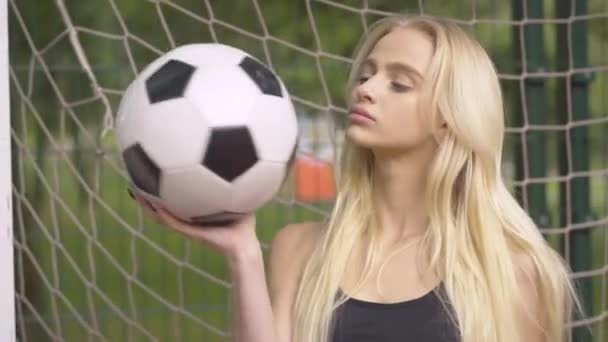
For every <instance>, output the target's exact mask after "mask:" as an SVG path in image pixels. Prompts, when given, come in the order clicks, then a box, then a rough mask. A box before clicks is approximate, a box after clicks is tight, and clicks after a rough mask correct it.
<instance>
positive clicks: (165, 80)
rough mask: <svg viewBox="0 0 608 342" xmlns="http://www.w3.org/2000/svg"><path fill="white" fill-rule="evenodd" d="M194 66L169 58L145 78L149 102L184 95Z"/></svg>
mask: <svg viewBox="0 0 608 342" xmlns="http://www.w3.org/2000/svg"><path fill="white" fill-rule="evenodd" d="M194 70H195V68H194V67H193V66H192V65H190V64H187V63H184V62H181V61H177V60H174V59H171V60H169V61H168V62H167V63H165V64H163V66H162V67H160V68H159V69H158V70H156V71H155V72H154V73H153V74H152V75H151V76H150V77H149V78H148V79H147V80H146V91H147V93H148V99H149V100H150V103H157V102H161V101H166V100H170V99H174V98H179V97H182V96H183V95H184V91H185V90H186V86H187V85H188V82H189V81H190V78H191V77H192V74H193V73H194Z"/></svg>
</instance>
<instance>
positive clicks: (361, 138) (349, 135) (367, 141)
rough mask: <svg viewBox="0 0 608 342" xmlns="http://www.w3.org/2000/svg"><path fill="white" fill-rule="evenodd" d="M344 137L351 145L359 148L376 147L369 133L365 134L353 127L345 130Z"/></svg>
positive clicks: (358, 128)
mask: <svg viewBox="0 0 608 342" xmlns="http://www.w3.org/2000/svg"><path fill="white" fill-rule="evenodd" d="M344 137H345V138H346V140H348V141H349V142H350V143H351V144H353V145H356V146H359V147H366V148H373V147H374V146H375V145H376V144H374V139H373V137H371V136H370V133H369V132H366V131H364V130H362V129H361V128H360V127H358V126H355V125H351V126H349V127H348V128H347V129H346V131H345V133H344Z"/></svg>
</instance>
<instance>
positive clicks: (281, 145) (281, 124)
mask: <svg viewBox="0 0 608 342" xmlns="http://www.w3.org/2000/svg"><path fill="white" fill-rule="evenodd" d="M251 113H252V114H251V115H250V116H249V122H248V126H249V127H250V131H251V134H252V135H253V140H254V141H255V145H256V147H257V149H258V153H259V158H260V159H261V160H266V161H275V162H286V161H287V160H289V157H290V156H291V153H292V151H293V148H294V146H295V144H296V140H297V133H298V122H297V118H296V116H295V111H294V109H293V105H292V103H291V101H290V100H289V98H288V97H287V98H279V97H276V96H269V95H265V96H260V97H258V98H257V99H256V103H255V105H254V107H253V109H252V110H251Z"/></svg>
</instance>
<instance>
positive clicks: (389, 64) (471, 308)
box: [139, 16, 578, 342]
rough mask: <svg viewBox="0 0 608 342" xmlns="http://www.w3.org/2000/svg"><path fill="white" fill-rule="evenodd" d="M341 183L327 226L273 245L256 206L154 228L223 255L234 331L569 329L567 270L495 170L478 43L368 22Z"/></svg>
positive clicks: (253, 338)
mask: <svg viewBox="0 0 608 342" xmlns="http://www.w3.org/2000/svg"><path fill="white" fill-rule="evenodd" d="M348 95H349V96H348V99H349V110H350V112H349V120H350V123H349V126H348V127H347V129H346V137H347V139H346V143H345V145H344V147H343V152H342V155H341V158H340V164H339V168H338V176H337V182H338V190H339V191H338V194H337V199H336V202H335V207H334V209H333V212H332V213H331V215H330V217H329V219H328V221H327V222H322V223H314V222H311V223H303V224H292V225H288V226H287V227H285V228H284V229H282V230H281V231H279V232H278V233H277V234H276V236H275V237H274V238H273V240H272V243H271V251H270V260H269V271H270V276H269V291H268V290H267V284H266V281H265V280H266V278H265V272H264V262H263V258H262V252H261V248H260V244H259V242H258V239H257V237H256V234H255V218H254V216H253V215H250V216H249V217H247V218H245V219H244V220H242V221H240V222H238V223H236V224H234V225H233V226H231V227H208V228H206V229H200V227H194V226H190V225H188V224H186V223H184V222H180V221H179V220H177V219H176V218H175V217H173V216H172V215H171V214H169V213H168V212H166V211H164V210H163V209H162V208H157V210H156V211H154V210H152V208H150V207H149V204H147V203H145V201H143V200H141V199H139V201H140V202H141V203H142V205H144V206H145V207H147V209H148V212H149V213H150V215H153V216H154V217H155V218H156V219H158V220H159V221H161V222H162V223H164V224H166V225H167V226H169V227H171V228H173V229H175V230H177V231H179V232H181V233H183V234H185V235H186V236H188V237H190V238H192V239H195V240H198V241H201V242H203V243H204V244H206V245H208V246H211V247H213V248H215V249H216V250H218V251H220V252H221V253H223V254H224V255H225V256H226V257H227V259H228V261H229V262H228V264H229V265H230V270H231V275H232V281H233V285H234V287H233V290H232V291H233V295H234V299H235V300H234V303H235V305H236V306H235V324H234V327H233V335H234V340H235V341H238V342H243V341H246V342H258V341H259V342H269V341H276V342H289V341H294V342H319V341H322V342H325V341H327V342H330V341H334V342H338V341H347V342H358V341H400V342H403V341H425V342H433V341H446V342H448V341H464V342H513V341H526V342H535V341H551V342H560V341H564V340H565V339H566V334H565V330H566V329H565V324H566V322H567V320H568V319H569V317H570V314H571V311H572V310H573V309H574V307H575V304H578V301H577V300H576V296H575V292H574V290H573V286H572V284H571V282H570V281H569V278H568V269H567V267H566V265H565V263H564V262H563V260H562V259H561V258H560V256H559V255H558V254H556V253H555V252H554V251H553V250H552V249H551V248H550V246H548V245H547V244H546V242H545V241H544V239H543V237H542V236H541V234H540V233H539V231H538V229H537V227H536V226H535V225H534V223H533V222H532V220H531V219H530V218H529V216H528V215H527V214H526V213H525V212H524V210H522V208H521V207H520V206H519V205H518V203H517V202H516V201H515V199H514V198H513V197H512V196H511V194H510V193H509V191H508V190H507V188H506V187H505V185H504V183H503V180H502V176H501V169H500V163H501V154H502V144H503V134H504V121H503V115H504V114H503V104H502V97H501V91H500V87H499V82H498V78H497V74H496V71H495V69H494V66H493V65H492V62H491V61H490V58H489V57H488V55H487V54H486V52H485V51H484V49H483V48H482V47H481V46H480V45H479V43H478V42H477V41H475V40H474V39H472V38H471V37H469V36H468V35H467V34H466V33H465V32H464V31H463V30H462V29H460V28H459V27H458V26H456V25H454V24H452V23H450V22H448V21H445V20H443V19H440V18H433V17H428V16H400V17H391V18H387V19H383V20H380V21H379V22H377V23H376V24H375V25H374V26H373V27H372V28H371V29H370V30H369V32H368V33H367V35H366V36H365V37H364V39H363V41H362V43H361V44H360V46H359V48H358V49H357V53H356V55H355V58H354V63H353V67H352V71H351V77H350V81H349V84H348Z"/></svg>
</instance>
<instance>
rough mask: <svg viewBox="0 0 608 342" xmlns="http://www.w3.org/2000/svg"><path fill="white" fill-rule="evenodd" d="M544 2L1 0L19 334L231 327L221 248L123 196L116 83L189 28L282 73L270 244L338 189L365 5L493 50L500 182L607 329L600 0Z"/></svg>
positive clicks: (267, 232) (192, 38) (94, 336)
mask: <svg viewBox="0 0 608 342" xmlns="http://www.w3.org/2000/svg"><path fill="white" fill-rule="evenodd" d="M556 4H557V5H556V7H553V3H551V4H549V3H545V4H544V6H545V7H543V2H542V1H540V0H527V1H526V0H523V1H513V2H505V1H500V0H468V1H464V2H461V1H450V2H447V1H442V0H433V1H429V0H425V1H423V0H419V1H394V0H341V1H328V0H307V1H301V2H300V1H298V2H295V1H279V0H276V1H270V0H267V1H261V0H248V1H227V0H221V1H220V0H215V1H211V0H206V1H200V0H175V1H169V0H163V1H161V0H159V1H144V0H140V1H120V0H98V1H65V0H56V1H18V0H10V1H9V24H10V26H9V27H10V39H9V41H10V84H11V106H12V108H11V116H12V118H11V120H12V124H11V128H12V129H11V134H12V135H11V139H12V143H13V150H12V152H13V196H14V213H13V214H14V223H15V226H14V229H15V231H14V237H15V238H14V247H15V262H16V265H15V268H16V274H15V278H16V293H15V296H16V303H17V321H18V326H17V334H18V338H19V340H23V341H41V340H49V339H51V340H68V341H89V340H107V341H121V340H129V341H139V340H203V341H220V340H226V337H228V336H229V319H230V312H229V307H230V305H229V290H230V282H229V279H228V275H227V273H226V269H225V264H224V260H223V259H222V258H221V257H220V256H218V255H216V254H214V253H212V252H210V251H209V250H207V249H205V248H201V247H200V246H199V245H198V244H194V243H190V242H189V241H186V240H184V239H183V238H182V237H181V236H178V235H176V234H174V233H172V232H170V231H168V230H167V229H164V228H162V227H159V226H157V225H155V224H153V223H152V222H150V221H148V220H147V218H146V217H144V216H143V214H142V213H141V212H140V210H139V209H138V207H137V206H136V205H135V204H134V203H133V202H132V200H131V199H130V198H129V196H128V195H127V192H126V189H127V184H128V183H127V179H126V174H125V172H124V170H123V169H122V166H121V163H120V161H119V156H118V153H117V149H116V145H115V142H114V137H113V134H112V132H111V131H108V130H107V128H108V127H111V126H112V118H113V116H114V113H115V112H116V106H117V103H118V101H119V100H120V96H121V95H122V92H123V91H124V89H125V87H126V85H127V84H128V83H129V82H130V81H131V80H132V79H133V77H135V75H136V74H137V72H139V71H141V70H142V68H143V67H144V66H145V65H146V64H147V63H149V62H150V61H152V60H153V59H154V58H156V57H157V56H158V55H159V54H161V53H163V52H164V51H168V50H170V49H172V48H173V47H175V46H178V45H182V44H186V43H193V42H209V41H219V42H222V43H225V44H228V45H234V46H237V47H239V48H242V49H244V50H246V51H248V52H250V53H252V54H253V55H255V56H256V57H258V58H259V59H260V60H262V61H264V62H265V63H266V64H267V65H269V66H270V67H272V68H273V69H274V70H275V71H276V72H277V73H278V74H279V75H280V76H281V78H282V79H283V80H284V81H285V82H286V84H287V87H288V88H289V89H290V92H291V93H292V94H293V100H294V103H295V104H296V106H297V109H298V113H299V119H300V123H301V127H302V138H301V139H302V140H301V144H300V147H301V151H300V158H299V160H298V162H297V163H296V168H297V170H296V172H295V173H294V177H293V179H292V181H291V182H289V184H288V185H287V186H286V187H285V189H284V191H282V193H281V195H280V196H279V197H277V199H276V201H274V202H273V203H271V204H269V205H268V206H266V207H265V208H263V209H262V210H260V211H259V213H258V227H259V236H260V238H261V239H262V241H263V242H266V243H267V242H268V241H269V240H270V239H271V237H272V236H273V234H274V232H276V230H277V229H279V228H281V227H282V226H283V225H284V224H285V223H287V222H294V221H303V220H310V219H318V218H320V217H323V215H325V214H326V213H327V210H328V208H329V207H330V205H331V201H328V199H330V198H331V196H332V193H333V192H332V191H333V189H332V184H331V182H330V181H328V180H327V171H328V170H327V164H326V163H324V162H321V163H319V162H318V160H330V159H331V155H332V153H333V149H332V146H334V145H339V144H340V137H341V136H340V134H339V132H340V127H342V124H343V120H342V117H343V115H342V114H343V113H344V112H345V109H344V101H343V87H344V84H345V81H346V73H347V70H348V67H349V64H350V62H351V59H350V55H351V53H352V50H353V48H354V46H355V44H356V42H357V40H358V38H359V37H360V35H361V34H362V33H363V32H364V31H365V30H366V28H367V27H368V26H369V25H370V24H371V23H372V22H373V21H374V20H376V19H377V18H379V17H382V16H385V15H390V14H393V13H404V12H408V13H425V14H432V15H442V16H446V17H449V18H451V19H453V20H454V21H456V22H458V23H459V24H461V25H462V26H463V27H466V28H467V29H469V30H470V31H471V32H473V33H474V34H475V35H476V36H477V37H478V38H479V39H480V41H481V42H482V44H483V45H484V47H486V48H487V49H488V51H489V52H490V54H491V55H492V57H493V59H494V61H495V63H496V65H497V68H498V71H499V73H500V77H501V81H502V86H503V89H504V94H505V104H506V107H507V111H508V113H509V114H508V115H509V116H508V118H507V123H508V126H509V128H508V136H507V139H506V144H505V173H506V175H507V176H508V177H509V184H510V185H511V186H513V189H514V191H517V193H518V194H519V196H520V199H521V200H522V203H523V204H524V206H525V207H526V209H528V210H529V212H530V213H531V214H532V216H533V217H534V218H535V220H537V222H539V224H541V225H542V226H543V227H544V230H543V232H544V233H545V234H546V236H547V239H548V240H549V241H550V242H551V243H552V245H553V246H554V247H555V248H557V249H560V250H561V251H562V252H563V255H564V256H565V257H566V259H567V260H568V261H569V262H570V263H571V265H573V269H574V270H575V272H574V273H573V276H574V277H575V278H577V279H581V282H580V286H581V288H582V289H584V293H585V300H586V301H587V302H588V303H587V304H588V308H587V310H588V317H587V318H585V319H584V320H580V321H578V322H576V323H575V325H577V326H581V325H588V326H590V327H591V328H592V329H593V332H594V340H595V341H608V324H606V320H607V316H608V311H607V309H606V307H607V300H608V299H607V294H608V290H607V288H606V281H607V279H606V278H607V274H608V253H607V250H608V234H606V233H605V230H606V228H607V227H608V138H607V137H608V103H607V100H606V96H605V95H606V94H607V93H608V4H607V3H606V2H605V1H603V0H588V1H581V0H578V1H572V2H570V1H556ZM334 127H335V128H336V129H335V131H336V132H337V133H334ZM105 133H108V134H105ZM311 189H312V190H311ZM265 247H266V246H265ZM582 340H584V339H581V341H582Z"/></svg>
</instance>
